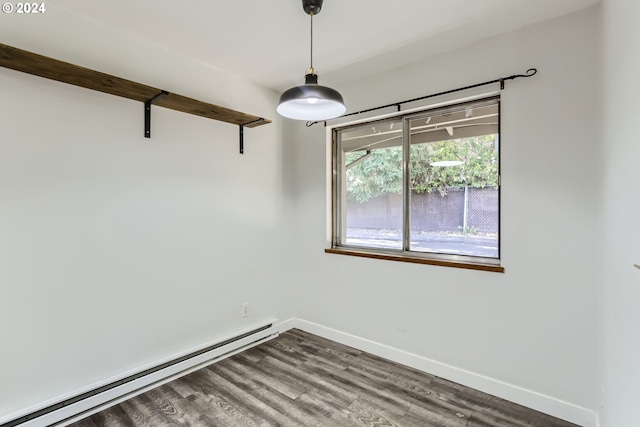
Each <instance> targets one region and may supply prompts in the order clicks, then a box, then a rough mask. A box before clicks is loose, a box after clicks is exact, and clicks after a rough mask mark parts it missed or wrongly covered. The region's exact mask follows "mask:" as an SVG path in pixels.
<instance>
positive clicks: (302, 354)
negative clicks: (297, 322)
mask: <svg viewBox="0 0 640 427" xmlns="http://www.w3.org/2000/svg"><path fill="white" fill-rule="evenodd" d="M71 426H73V427H105V426H106V427H112V426H113V427H138V426H140V427H152V426H154V427H165V426H215V427H235V426H238V427H253V426H256V427H257V426H260V427H268V426H303V427H314V426H330V427H341V426H345V427H356V426H358V427H363V426H366V427H395V426H397V427H418V426H420V427H431V426H434V427H436V426H437V427H462V426H465V427H491V426H499V427H504V426H509V427H524V426H527V427H531V426H537V427H571V426H573V427H575V424H571V423H568V422H565V421H562V420H558V419H556V418H553V417H551V416H549V415H545V414H542V413H539V412H536V411H534V410H531V409H528V408H525V407H523V406H519V405H516V404H514V403H510V402H507V401H505V400H502V399H499V398H497V397H494V396H490V395H487V394H484V393H481V392H479V391H477V390H473V389H469V388H467V387H464V386H461V385H459V384H456V383H452V382H450V381H446V380H444V379H442V378H438V377H435V376H433V375H429V374H426V373H423V372H420V371H416V370H414V369H411V368H408V367H406V366H403V365H399V364H396V363H393V362H390V361H388V360H385V359H381V358H379V357H376V356H373V355H371V354H368V353H365V352H362V351H359V350H356V349H354V348H351V347H347V346H344V345H342V344H338V343H335V342H333V341H329V340H326V339H324V338H320V337H318V336H315V335H311V334H308V333H306V332H303V331H300V330H297V329H294V330H291V331H288V332H286V333H284V334H282V335H280V336H279V337H278V338H276V339H274V340H272V341H269V342H266V343H263V344H261V345H259V346H257V347H254V348H252V349H250V350H248V351H246V352H244V353H240V354H237V355H235V356H232V357H230V358H228V359H225V360H223V361H221V362H218V363H216V364H213V365H211V366H209V367H207V368H203V369H200V370H199V371H196V372H194V373H192V374H189V375H187V376H184V377H182V378H180V379H177V380H175V381H173V382H170V383H168V384H166V385H163V386H161V387H158V388H156V389H154V390H151V391H148V392H146V393H144V394H141V395H139V396H137V397H134V398H132V399H130V400H127V401H125V402H123V403H121V404H119V405H116V406H113V407H111V408H109V409H106V410H104V411H102V412H99V413H97V414H94V415H92V416H90V417H88V418H85V419H84V420H81V421H79V422H77V423H74V424H71Z"/></svg>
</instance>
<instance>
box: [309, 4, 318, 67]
mask: <svg viewBox="0 0 640 427" xmlns="http://www.w3.org/2000/svg"><path fill="white" fill-rule="evenodd" d="M309 15H310V16H311V73H312V74H315V73H316V72H315V70H314V69H313V12H311V13H310V14H309Z"/></svg>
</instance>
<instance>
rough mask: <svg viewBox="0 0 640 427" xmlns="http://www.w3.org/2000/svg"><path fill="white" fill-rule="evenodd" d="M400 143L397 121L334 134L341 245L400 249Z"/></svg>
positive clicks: (400, 129) (401, 227) (401, 218)
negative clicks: (339, 164)
mask: <svg viewBox="0 0 640 427" xmlns="http://www.w3.org/2000/svg"><path fill="white" fill-rule="evenodd" d="M402 138H403V132H402V120H400V119H394V120H389V121H382V122H375V123H372V124H368V125H366V126H360V127H357V128H352V129H348V130H345V131H342V132H341V133H340V150H341V155H342V170H343V175H342V176H343V188H344V196H343V198H342V227H341V228H342V230H341V232H342V233H341V243H342V244H346V245H349V246H364V247H374V248H385V249H394V250H401V249H402V239H403V235H402V230H403V226H402V224H403V214H402V203H403V200H402V194H403V191H402V182H403V181H402Z"/></svg>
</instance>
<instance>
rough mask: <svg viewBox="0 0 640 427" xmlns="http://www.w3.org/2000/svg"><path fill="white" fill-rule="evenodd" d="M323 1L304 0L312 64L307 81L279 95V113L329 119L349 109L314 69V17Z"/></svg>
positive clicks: (314, 118)
mask: <svg viewBox="0 0 640 427" xmlns="http://www.w3.org/2000/svg"><path fill="white" fill-rule="evenodd" d="M322 1H323V0H302V8H303V9H304V11H305V12H306V13H307V14H308V15H309V16H311V67H310V68H309V70H308V71H307V75H306V76H305V84H304V85H302V86H296V87H292V88H291V89H288V90H286V91H285V92H284V93H283V94H282V95H281V96H280V102H279V103H278V108H277V111H278V114H280V115H282V116H284V117H288V118H290V119H296V120H328V119H333V118H335V117H338V116H341V115H342V114H344V112H345V111H346V110H347V107H345V106H344V101H343V100H342V95H340V93H339V92H338V91H337V90H334V89H331V88H330V87H326V86H320V85H319V84H318V75H317V74H316V70H315V69H314V68H313V16H314V15H317V14H318V13H320V9H321V8H322Z"/></svg>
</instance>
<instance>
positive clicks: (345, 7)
mask: <svg viewBox="0 0 640 427" xmlns="http://www.w3.org/2000/svg"><path fill="white" fill-rule="evenodd" d="M597 2H598V0H481V1H480V0H395V1H390V0H386V1H382V0H325V2H324V6H323V9H322V12H321V13H320V14H319V15H318V16H317V17H315V18H314V66H315V68H316V70H317V71H318V74H319V77H320V82H319V83H320V84H326V85H330V84H335V83H340V82H344V81H348V80H351V79H355V78H357V77H361V76H364V75H371V74H375V73H379V72H382V71H385V70H388V69H391V68H395V67H398V66H401V65H405V64H409V63H412V62H415V61H417V60H420V59H423V58H425V57H427V56H429V55H433V54H436V53H440V52H445V51H448V50H452V49H455V48H458V47H460V46H463V45H465V44H469V43H473V42H474V41H477V40H480V39H483V38H487V37H491V36H494V35H496V34H500V33H504V32H507V31H510V30H514V29H517V28H520V27H523V26H525V25H529V24H532V23H535V22H539V21H543V20H546V19H550V18H553V17H557V16H561V15H564V14H567V13H571V12H573V11H576V10H579V9H582V8H585V7H587V6H589V5H591V4H594V3H597ZM59 7H64V8H66V9H68V10H70V11H73V12H74V13H78V14H81V15H84V16H87V17H89V18H90V19H93V20H95V21H99V22H102V23H104V24H106V25H108V26H111V27H114V28H117V29H119V30H121V31H124V32H126V33H130V34H132V35H135V36H137V37H140V38H142V39H145V40H148V41H150V42H152V43H154V44H157V45H161V46H163V47H165V48H167V49H169V50H175V51H179V52H181V54H183V55H186V56H189V57H192V58H194V59H197V60H199V61H202V62H204V63H206V64H208V65H210V66H213V67H216V68H219V69H223V70H226V71H229V72H231V73H234V74H238V75H240V76H243V77H245V78H248V79H250V80H253V81H256V82H259V83H260V84H262V85H264V86H266V87H270V88H273V89H275V90H278V91H281V90H284V89H286V88H288V87H290V86H295V85H298V84H302V83H303V80H304V74H305V71H306V69H307V68H308V67H309V19H310V18H309V16H308V15H307V14H305V13H304V11H303V10H302V2H301V0H272V1H265V0H243V1H240V0H189V1H175V0H135V1H132V0H109V1H98V0H64V1H61V2H60V4H59ZM416 52H419V55H416Z"/></svg>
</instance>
